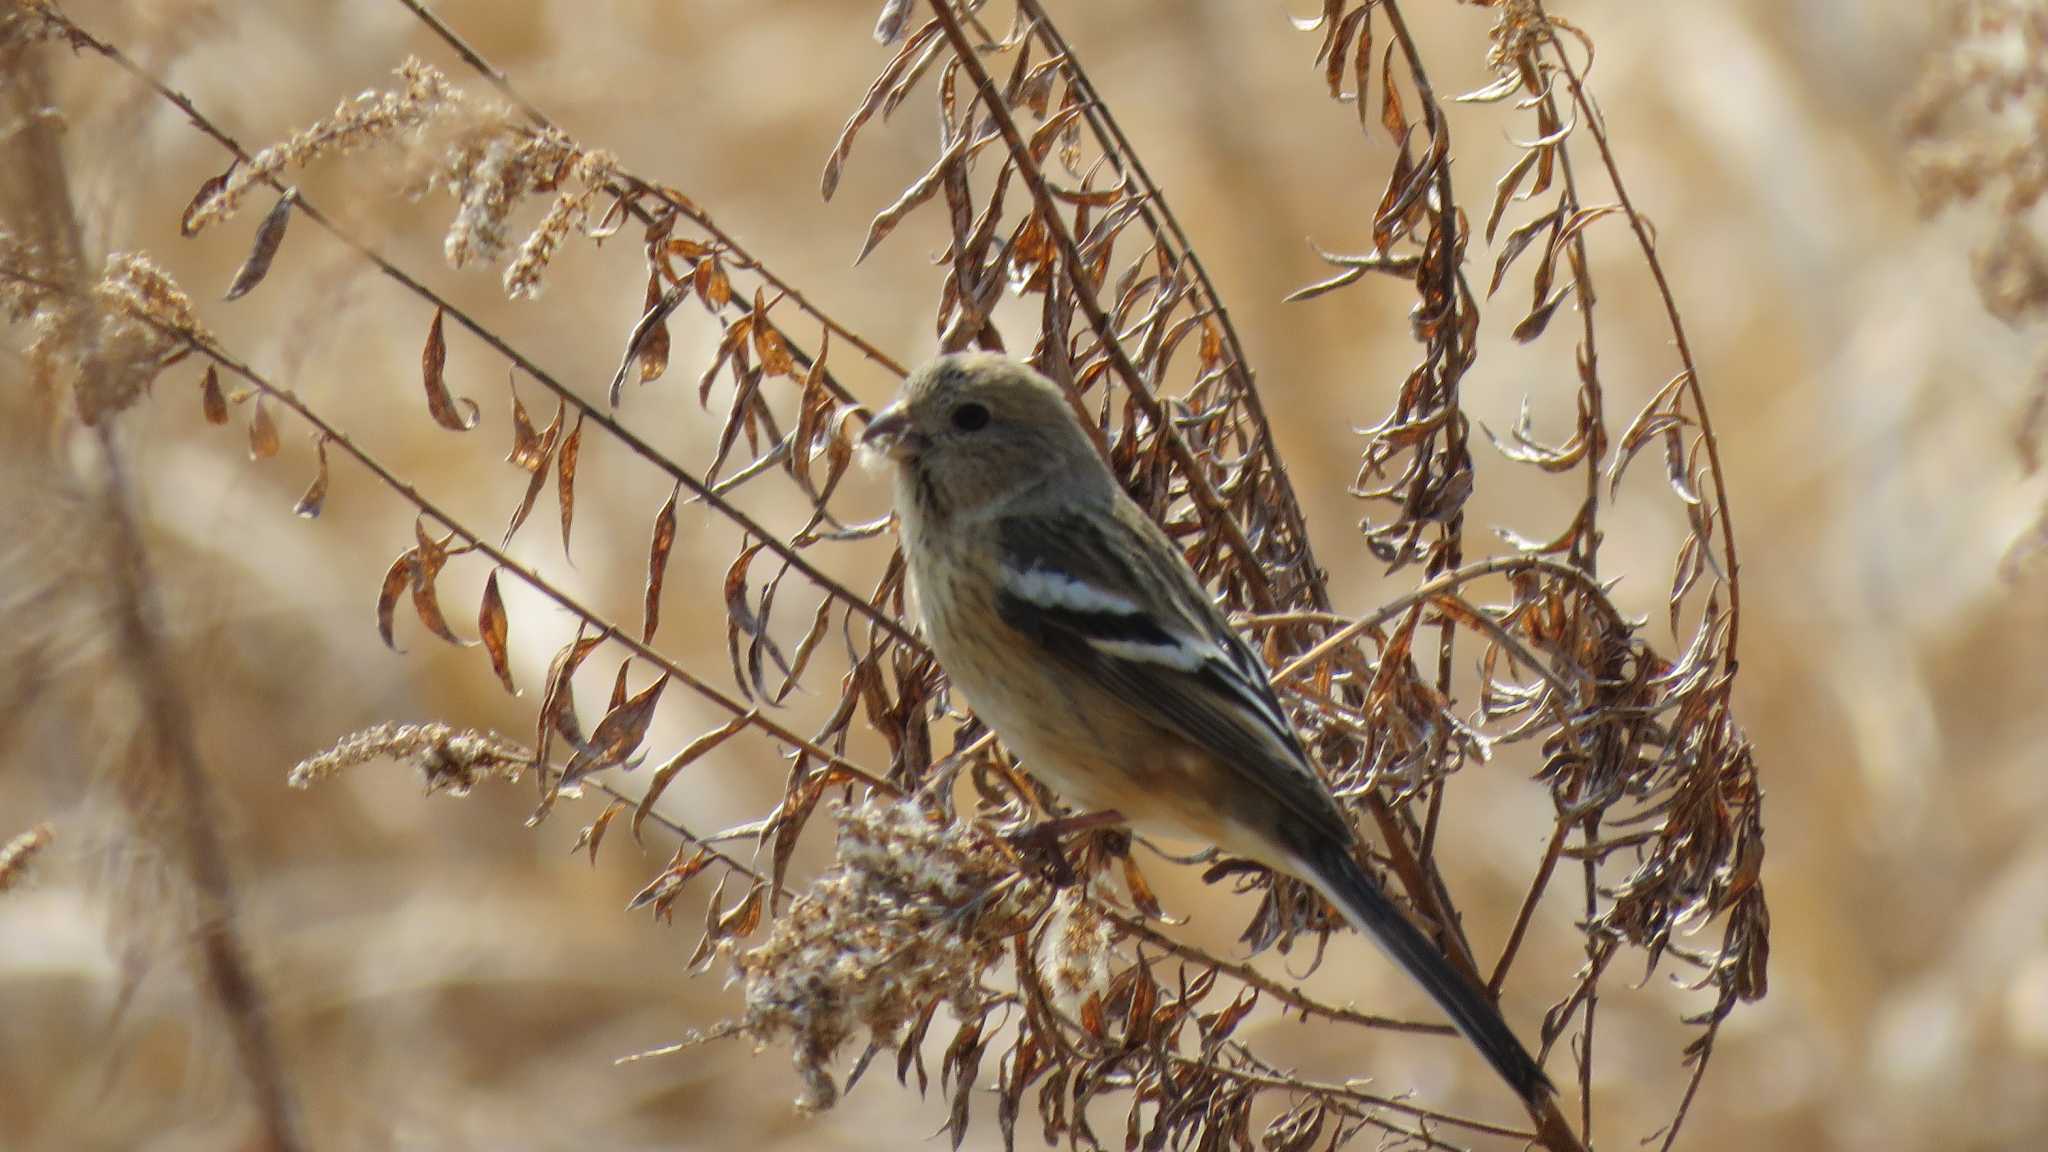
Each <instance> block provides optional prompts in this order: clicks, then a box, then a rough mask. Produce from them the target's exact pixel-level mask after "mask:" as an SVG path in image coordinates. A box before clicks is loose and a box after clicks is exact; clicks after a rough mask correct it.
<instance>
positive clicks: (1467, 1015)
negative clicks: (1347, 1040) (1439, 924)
mask: <svg viewBox="0 0 2048 1152" xmlns="http://www.w3.org/2000/svg"><path fill="white" fill-rule="evenodd" d="M1302 863H1303V866H1304V868H1303V872H1304V877H1305V878H1306V879H1308V880H1310V881H1312V882H1313V883H1314V884H1315V886H1316V887H1317V888H1318V889H1320V890H1321V891H1322V893H1323V895H1324V896H1326V897H1328V898H1329V900H1330V902H1331V903H1333V904H1335V905H1336V906H1337V909H1338V911H1340V912H1342V913H1343V914H1344V918H1345V919H1346V920H1348V921H1350V922H1351V926H1352V927H1354V928H1356V929H1358V930H1359V931H1360V932H1362V933H1364V934H1365V935H1367V936H1369V937H1371V938H1372V940H1373V942H1374V943H1376V944H1378V945H1379V946H1380V948H1381V950H1382V951H1384V952H1386V954H1387V955H1388V956H1390V957H1392V958H1393V960H1394V962H1395V963H1396V964H1399V965H1400V966H1401V969H1402V971H1404V972H1406V973H1408V975H1409V976H1410V977H1412V978H1413V979H1414V980H1415V982H1416V983H1418V984H1420V985H1422V987H1423V990H1424V991H1426V992H1428V993H1429V995H1430V998H1431V999H1433V1000H1435V1001H1436V1002H1437V1005H1438V1006H1439V1007H1441V1008H1442V1009H1443V1010H1444V1013H1445V1014H1446V1015H1448V1016H1449V1017H1450V1018H1451V1023H1453V1024H1455V1025H1457V1027H1458V1031H1459V1032H1462V1033H1464V1035H1465V1038H1466V1039H1468V1040H1470V1041H1471V1042H1472V1045H1473V1046H1474V1047H1476V1048H1478V1049H1479V1051H1480V1053H1481V1054H1482V1055H1484V1056H1485V1057H1486V1060H1487V1063H1489V1064H1492V1065H1493V1068H1494V1071H1496V1072H1498V1073H1500V1076H1501V1079H1503V1080H1506V1081H1507V1082H1508V1086H1509V1087H1511V1088H1513V1089H1514V1090H1515V1092H1516V1093H1517V1094H1518V1095H1520V1096H1521V1097H1522V1099H1524V1100H1526V1101H1529V1102H1531V1103H1540V1102H1541V1101H1542V1100H1543V1098H1544V1097H1545V1096H1547V1095H1548V1094H1549V1093H1552V1092H1555V1091H1556V1088H1555V1087H1554V1086H1553V1085H1552V1084H1551V1082H1550V1077H1548V1076H1546V1075H1544V1073H1543V1067H1542V1065H1540V1064H1538V1063H1536V1059H1535V1057H1533V1056H1531V1055H1529V1050H1528V1049H1527V1048H1524V1047H1523V1046H1522V1042H1521V1040H1519V1039H1517V1038H1516V1036H1515V1034H1514V1032H1513V1030H1511V1029H1510V1028H1509V1027H1508V1022H1507V1020H1506V1019H1505V1018H1504V1017H1502V1016H1501V1014H1500V1009H1499V1008H1497V1007H1495V1006H1494V1003H1493V1001H1492V999H1491V998H1490V997H1489V996H1488V995H1487V993H1486V992H1485V991H1484V990H1483V989H1481V988H1480V987H1479V986H1478V984H1477V983H1475V982H1474V981H1473V980H1472V979H1471V978H1469V977H1467V976H1466V975H1465V973H1464V972H1462V971H1461V970H1459V969H1458V968H1457V967H1455V966H1454V965H1452V963H1451V962H1450V961H1449V960H1448V959H1446V958H1445V957H1444V954H1443V952H1442V951H1441V950H1440V949H1438V948H1437V946H1436V944H1435V943H1434V942H1433V941H1431V940H1430V938H1429V937H1428V936H1425V935H1424V934H1423V933H1422V931H1421V930H1420V929H1418V928H1417V927H1415V925H1414V924H1413V923H1412V922H1410V921H1409V919H1408V918H1407V917H1406V916H1404V915H1402V913H1401V910H1400V909H1399V908H1396V907H1395V906H1394V904H1393V902H1392V901H1391V900H1389V899H1387V896H1386V894H1385V893H1384V892H1382V891H1381V890H1380V886H1379V884H1378V883H1377V882H1376V881H1374V880H1373V878H1372V877H1371V876H1369V875H1367V874H1366V871H1365V869H1364V868H1362V867H1360V866H1359V863H1358V861H1357V860H1356V859H1354V858H1353V857H1352V855H1351V851H1350V848H1349V846H1347V845H1345V844H1342V843H1339V842H1334V841H1333V842H1331V843H1330V844H1329V845H1328V847H1327V848H1324V849H1322V850H1320V851H1317V852H1315V853H1314V854H1313V855H1310V856H1308V857H1306V858H1304V859H1303V861H1302Z"/></svg>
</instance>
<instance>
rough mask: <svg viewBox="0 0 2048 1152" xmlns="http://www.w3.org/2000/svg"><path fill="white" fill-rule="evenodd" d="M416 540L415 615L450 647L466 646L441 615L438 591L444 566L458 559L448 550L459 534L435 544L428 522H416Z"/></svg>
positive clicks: (446, 619) (413, 587) (413, 605)
mask: <svg viewBox="0 0 2048 1152" xmlns="http://www.w3.org/2000/svg"><path fill="white" fill-rule="evenodd" d="M413 538H414V539H415V540H417V541H418V542H419V543H418V546H417V547H416V548H414V549H413V552H414V555H415V557H416V559H415V561H414V563H413V568H412V607H413V611H414V612H416V613H418V614H419V618H420V623H422V624H424V625H426V626H427V631H429V632H432V633H433V634H434V635H436V636H439V637H440V638H441V639H443V640H446V641H448V642H449V643H450V644H462V643H463V640H462V638H461V637H459V636H457V635H456V634H455V633H454V631H453V630H451V629H450V628H449V627H448V618H447V617H446V616H444V615H442V614H441V597H440V593H439V592H437V591H436V590H435V583H436V581H438V580H439V579H440V578H441V568H442V566H443V565H445V564H447V563H448V559H449V557H450V556H452V555H454V554H453V553H451V552H450V551H449V550H448V544H449V542H450V541H452V540H453V539H454V538H455V534H454V533H452V532H451V533H449V534H448V535H447V536H445V537H443V538H442V539H440V540H435V539H434V538H433V537H431V536H429V535H427V526H426V522H425V520H424V519H419V520H414V521H413Z"/></svg>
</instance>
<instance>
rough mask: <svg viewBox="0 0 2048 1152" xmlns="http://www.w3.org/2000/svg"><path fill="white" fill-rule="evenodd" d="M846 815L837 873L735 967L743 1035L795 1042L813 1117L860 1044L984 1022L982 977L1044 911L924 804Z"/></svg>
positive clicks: (1007, 870) (874, 805) (866, 806)
mask: <svg viewBox="0 0 2048 1152" xmlns="http://www.w3.org/2000/svg"><path fill="white" fill-rule="evenodd" d="M837 815H838V820H839V853H838V860H837V862H836V863H835V864H834V865H833V866H832V868H831V870H830V871H828V872H826V873H825V874H824V875H823V876H821V877H819V878H818V879H817V881H816V882H815V883H813V884H812V885H811V886H810V888H809V889H808V890H806V891H805V892H804V894H803V895H801V896H799V897H798V898H797V900H796V902H795V903H794V904H793V905H792V906H791V907H790V909H789V911H788V912H787V913H785V914H783V915H781V916H779V917H777V918H776V919H775V920H774V921H773V923H772V925H771V926H770V928H769V932H768V939H767V941H766V942H765V943H763V944H761V945H760V946H759V947H757V948H754V949H752V950H750V951H748V952H746V953H743V954H742V955H740V956H739V957H737V958H736V959H735V960H734V961H733V965H734V967H735V969H737V971H738V973H739V975H740V977H741V979H742V980H743V981H744V982H745V985H746V1015H745V1017H744V1018H743V1026H744V1029H745V1031H746V1033H747V1034H748V1035H750V1036H752V1037H754V1038H755V1039H756V1040H758V1041H761V1042H764V1043H765V1042H767V1041H770V1040H778V1039H782V1038H785V1037H786V1038H787V1039H788V1041H789V1043H790V1045H791V1048H792V1049H793V1051H794V1054H795V1058H796V1064H797V1070H798V1072H799V1073H800V1074H801V1075H802V1077H803V1082H804V1096H803V1099H802V1100H801V1101H799V1103H800V1105H801V1106H802V1107H805V1108H809V1109H818V1108H827V1107H830V1106H831V1105H832V1102H833V1101H834V1100H836V1099H837V1098H838V1095H839V1090H838V1087H837V1085H836V1084H835V1083H834V1082H833V1079H832V1073H831V1065H832V1063H833V1061H834V1060H835V1059H836V1057H837V1055H838V1053H839V1050H840V1049H841V1048H842V1047H843V1046H844V1045H845V1044H846V1043H847V1042H848V1041H849V1040H852V1039H854V1038H855V1037H856V1036H857V1035H859V1034H861V1033H866V1034H867V1036H868V1037H869V1038H870V1039H869V1042H870V1043H871V1044H873V1045H894V1044H896V1043H898V1042H899V1041H900V1040H901V1039H902V1037H903V1034H904V1032H905V1031H906V1030H907V1029H909V1028H910V1027H911V1026H912V1025H914V1024H916V1023H917V1022H918V1020H919V1018H920V1017H925V1018H926V1020H927V1022H928V1021H929V1016H930V1013H931V1011H932V1010H933V1009H934V1008H935V1007H937V1006H939V1005H942V1004H943V1005H945V1006H948V1007H950V1008H951V1009H952V1010H953V1012H954V1014H955V1015H956V1016H958V1017H959V1018H961V1019H963V1020H965V1019H968V1018H970V1017H972V1016H974V1015H976V1014H977V1012H978V1010H979V1009H980V1007H981V1003H982V1000H983V999H984V997H985V996H986V995H987V993H986V992H985V991H984V989H983V987H982V983H981V981H982V979H983V977H984V975H985V974H986V973H987V971H988V970H989V969H990V968H992V967H994V966H995V965H996V963H997V962H998V961H1000V960H1001V959H1002V956H1003V953H1004V950H1005V947H1006V945H1007V943H1008V937H1009V935H1010V934H1011V933H1013V932H1015V931H1016V929H1017V926H1018V923H1019V911H1020V910H1021V909H1023V908H1025V907H1027V906H1028V905H1030V904H1031V903H1033V902H1034V901H1035V897H1036V893H1035V889H1034V887H1033V886H1032V885H1031V884H1029V883H1026V882H1021V881H1020V880H1019V878H1018V877H1017V874H1016V866H1015V864H1014V863H1013V862H1012V861H1010V860H1009V859H1007V858H1006V857H1005V856H1004V855H1003V854H1001V853H1000V852H998V851H996V850H995V849H994V848H993V847H992V845H991V844H990V843H989V842H988V840H987V838H986V837H985V836H984V835H982V834H981V833H979V832H977V831H976V830H974V829H973V828H971V827H967V826H964V825H961V824H956V823H945V822H941V821H939V820H937V819H934V818H933V817H932V816H931V815H930V814H928V813H926V812H924V811H923V810H922V809H920V808H919V807H918V806H917V805H915V804H913V803H909V802H904V801H892V800H881V799H870V800H867V801H864V802H862V803H859V804H856V805H853V806H850V807H847V808H843V809H841V810H840V811H839V812H838V814H837Z"/></svg>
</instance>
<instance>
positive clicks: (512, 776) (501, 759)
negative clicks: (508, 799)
mask: <svg viewBox="0 0 2048 1152" xmlns="http://www.w3.org/2000/svg"><path fill="white" fill-rule="evenodd" d="M532 756H533V754H532V753H531V752H529V751H527V750H526V749H524V748H521V747H520V746H518V745H517V744H514V743H512V742H511V741H508V740H506V739H505V738H504V737H502V736H499V735H498V734H497V733H495V732H478V731H475V730H473V729H456V728H454V727H451V726H449V725H447V724H379V725H377V726H376V727H374V728H365V729H363V730H362V731H360V732H356V733H354V734H352V735H350V736H349V737H348V738H347V739H345V740H343V741H341V742H340V743H339V744H336V745H335V746H334V747H332V748H329V749H328V750H326V751H325V752H322V753H320V754H319V755H318V756H311V757H308V758H306V759H304V760H301V761H299V763H298V764H297V765H296V766H294V767H293V768H292V770H291V775H290V776H289V777H288V778H287V779H288V781H289V783H290V784H291V786H292V787H294V788H310V787H312V786H313V785H315V784H318V783H320V782H321V781H323V780H327V779H329V778H331V777H334V776H338V775H340V774H341V773H342V772H345V771H347V770H348V769H350V768H355V767H359V766H361V765H364V764H369V763H373V762H376V761H381V760H397V761H401V762H403V763H406V764H410V765H412V766H413V767H414V768H416V769H418V770H419V774H420V780H421V782H422V783H424V784H425V785H426V787H427V792H428V793H429V794H431V793H435V792H447V793H450V794H452V795H455V796H467V795H468V794H469V790H470V789H471V788H474V787H476V786H477V785H478V784H479V783H481V782H482V781H484V780H487V779H491V778H493V777H495V778H498V779H502V780H510V781H516V780H518V779H519V776H520V772H521V770H522V769H524V768H525V767H526V765H527V763H528V762H529V761H530V760H531V759H532Z"/></svg>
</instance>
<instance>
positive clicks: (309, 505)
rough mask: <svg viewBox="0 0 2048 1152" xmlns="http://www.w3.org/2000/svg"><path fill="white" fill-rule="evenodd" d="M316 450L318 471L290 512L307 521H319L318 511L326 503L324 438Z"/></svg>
mask: <svg viewBox="0 0 2048 1152" xmlns="http://www.w3.org/2000/svg"><path fill="white" fill-rule="evenodd" d="M318 448H319V452H320V471H319V473H318V474H316V475H315V476H314V477H313V482H312V483H311V484H309V485H307V486H306V494H305V495H303V496H301V497H299V502H298V503H297V504H295V505H293V506H292V511H293V512H294V513H296V514H297V515H299V516H303V517H305V518H306V519H308V520H317V519H319V518H320V510H321V508H322V507H324V506H325V505H326V503H327V437H326V436H322V437H320V440H319V443H318Z"/></svg>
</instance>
